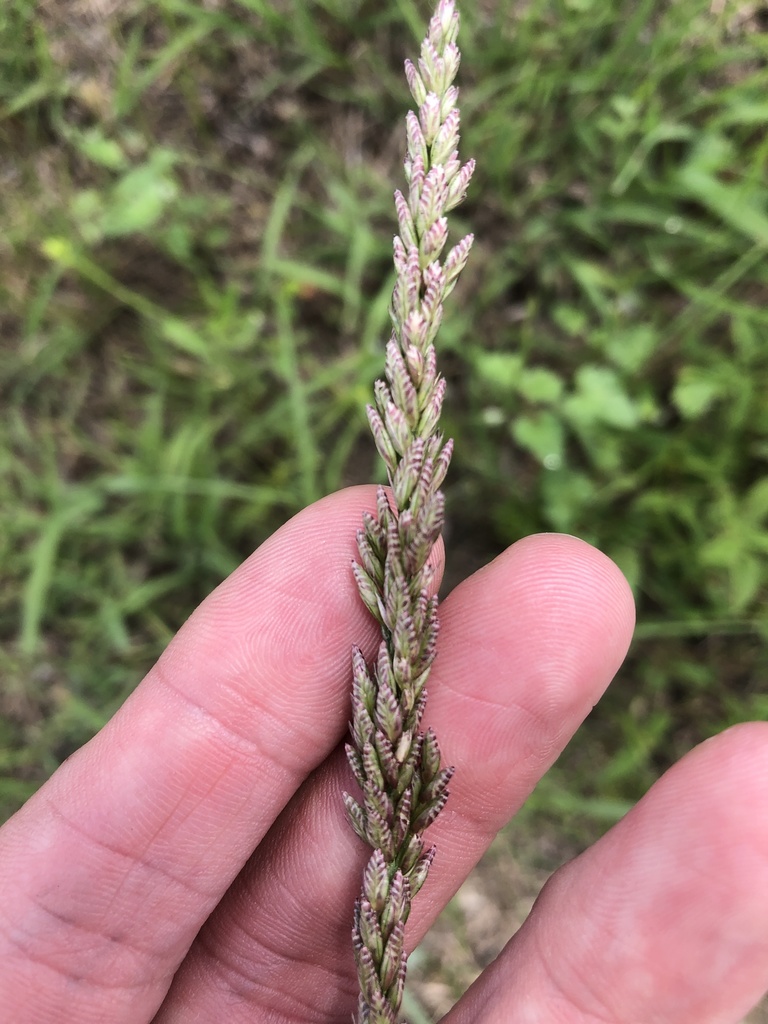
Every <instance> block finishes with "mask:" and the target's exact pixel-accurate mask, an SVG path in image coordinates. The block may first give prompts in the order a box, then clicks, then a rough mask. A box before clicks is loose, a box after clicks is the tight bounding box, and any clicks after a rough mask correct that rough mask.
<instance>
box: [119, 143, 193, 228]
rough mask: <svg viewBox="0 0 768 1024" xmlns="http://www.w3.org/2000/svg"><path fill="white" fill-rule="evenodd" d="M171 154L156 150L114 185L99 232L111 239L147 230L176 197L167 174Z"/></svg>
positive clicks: (171, 180) (172, 183) (174, 186)
mask: <svg viewBox="0 0 768 1024" xmlns="http://www.w3.org/2000/svg"><path fill="white" fill-rule="evenodd" d="M172 162H173V159H172V154H169V153H168V151H163V150H160V151H158V152H157V153H155V154H154V155H153V158H152V159H151V160H150V161H149V162H148V163H146V164H142V165H141V166H140V167H136V168H134V169H133V170H132V171H129V172H128V173H127V174H126V175H125V176H124V177H123V178H122V179H121V180H120V181H119V182H118V183H117V185H116V186H115V188H114V189H113V191H112V194H111V196H110V198H109V205H108V207H107V209H106V210H105V213H104V219H103V221H102V230H103V232H104V234H105V235H107V236H111V237H113V238H117V237H120V236H122V235H132V234H136V233H138V232H142V231H147V230H148V229H149V228H151V227H152V226H153V225H155V224H156V223H157V222H158V221H159V220H160V218H161V217H162V216H163V214H164V213H165V211H166V210H167V208H168V206H169V205H170V204H171V203H172V202H173V200H174V199H175V198H176V196H177V195H178V187H177V185H176V182H175V181H174V179H173V178H172V177H171V175H170V173H169V171H170V167H171V164H172Z"/></svg>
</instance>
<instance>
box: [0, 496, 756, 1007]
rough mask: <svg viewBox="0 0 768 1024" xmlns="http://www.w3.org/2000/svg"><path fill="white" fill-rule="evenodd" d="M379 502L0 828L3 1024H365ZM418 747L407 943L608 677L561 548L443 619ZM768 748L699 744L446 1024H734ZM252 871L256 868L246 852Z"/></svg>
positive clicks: (474, 588)
mask: <svg viewBox="0 0 768 1024" xmlns="http://www.w3.org/2000/svg"><path fill="white" fill-rule="evenodd" d="M373 504H374V498H373V492H372V491H371V489H369V488H356V489H353V490H349V491H345V492H342V493H340V494H336V495H334V496H332V497H330V498H327V499H325V500H323V501H321V502H319V503H317V504H316V505H314V506H312V507H311V508H309V509H307V510H305V511H304V512H303V513H301V514H300V515H299V516H297V517H296V518H294V519H293V520H291V522H289V523H288V524H287V525H286V526H284V527H283V528H282V529H281V530H280V531H278V533H277V534H275V536H274V537H272V538H271V540H269V541H268V542H267V543H266V544H264V545H263V546H262V547H261V548H260V549H259V550H258V551H257V552H256V553H255V554H254V555H253V556H252V557H251V558H250V559H249V560H248V561H247V562H246V563H245V564H244V565H243V566H241V567H240V569H238V570H237V572H235V573H234V574H233V575H232V576H231V577H230V578H229V579H228V580H226V581H225V582H224V583H223V584H222V585H221V586H220V587H219V588H218V589H217V590H216V591H215V592H214V593H213V594H212V595H211V596H210V597H209V598H208V599H207V600H206V601H205V602H204V603H203V605H202V606H201V607H200V608H199V609H198V610H197V611H196V612H195V614H194V615H193V616H192V617H191V619H190V620H189V621H188V622H187V623H186V625H185V626H184V627H183V628H182V630H181V631H180V632H179V634H178V636H177V637H176V638H175V640H174V641H173V642H172V643H171V645H170V647H169V648H168V650H167V651H166V652H165V654H164V655H163V657H162V658H161V659H160V661H159V662H158V664H157V665H156V666H155V667H154V668H153V669H152V671H150V673H149V675H148V676H147V678H146V679H145V680H144V682H143V683H142V684H141V685H140V686H139V687H138V689H137V690H136V691H135V693H134V694H133V695H132V696H131V697H130V698H129V700H128V701H127V702H126V704H125V705H124V707H123V708H122V709H121V710H120V711H119V712H118V714H117V715H115V717H114V718H113V719H112V721H111V722H110V723H109V724H108V725H107V726H106V727H105V728H104V729H103V730H102V731H101V732H100V733H99V735H98V736H96V737H95V738H94V739H93V740H92V741H91V742H90V743H88V744H87V745H86V746H85V747H83V748H82V749H81V750H80V751H78V752H77V753H76V754H74V755H73V756H72V757H71V758H69V760H68V761H67V762H66V763H65V764H64V765H62V767H61V768H60V769H59V771H58V772H57V773H56V774H55V775H54V776H53V778H52V779H51V780H50V781H49V782H48V783H47V784H46V785H45V786H43V788H42V789H41V790H40V791H39V792H38V793H37V794H36V795H35V796H34V797H33V798H32V799H31V800H30V801H29V802H28V803H27V805H26V806H25V807H24V808H22V810H21V811H20V812H19V813H18V814H17V815H16V816H15V817H13V818H12V819H11V820H10V821H9V822H8V823H7V824H6V826H5V827H4V828H3V829H2V831H0V952H1V955H0V1019H1V1020H2V1022H3V1024H43V1022H44V1024H59V1022H64V1021H66V1022H68V1024H91V1022H93V1024H95V1022H98V1024H122V1022H125V1024H144V1022H149V1021H155V1022H156V1024H171V1022H191V1021H195V1022H201V1024H202V1022H207V1021H211V1022H213V1021H217V1022H218V1021H224V1020H225V1021H227V1024H237V1022H246V1021H248V1022H254V1021H261V1022H269V1024H298V1022H302V1024H307V1022H310V1024H337V1022H342V1021H344V1022H347V1021H348V1020H349V1019H350V1016H351V1014H352V1011H353V1009H354V1005H355V1002H356V985H357V982H356V974H355V967H354V962H353V957H352V952H351V948H350V938H349V936H350V927H351V914H352V905H353V902H354V899H355V896H356V895H357V892H358V889H359V882H360V872H361V870H362V867H363V865H364V864H365V862H366V860H367V857H368V853H369V851H368V850H367V848H366V847H365V846H364V845H363V843H362V842H360V840H358V839H357V838H356V836H355V835H354V833H353V832H352V830H351V829H350V828H349V826H348V824H347V822H346V820H345V815H344V809H343V804H342V802H341V791H342V790H343V789H344V788H345V787H348V786H349V785H350V781H349V778H348V769H347V767H346V764H345V759H344V756H343V751H342V749H341V744H342V740H343V738H344V736H345V732H346V727H347V720H348V717H349V692H348V691H349V679H350V649H351V645H352V643H353V642H354V643H360V644H361V646H363V648H364V650H365V651H366V654H371V653H372V652H373V650H374V649H375V647H376V643H377V630H376V627H375V624H374V623H373V622H372V621H371V620H369V618H368V615H367V613H366V612H365V610H364V608H363V606H362V604H361V602H360V600H359V597H358V595H357V591H356V587H355V583H354V580H353V578H352V574H351V572H350V571H349V563H350V559H351V558H352V557H354V554H355V547H354V534H355V531H356V529H357V527H358V524H359V522H360V517H361V512H362V510H363V508H365V507H370V506H372V505H373ZM441 623H442V629H441V636H440V647H439V652H438V657H437V661H436V663H435V668H434V670H433V673H432V676H431V679H430V701H429V704H428V707H427V715H426V724H432V725H434V726H435V728H436V730H437V732H438V734H439V736H440V742H441V746H442V748H443V750H444V753H445V758H446V760H447V761H448V762H450V763H452V764H455V765H456V775H455V777H454V781H453V783H452V785H451V798H450V800H449V802H448V805H447V807H446V809H445V811H444V812H443V814H442V815H441V816H440V818H439V819H438V821H437V823H436V824H435V825H434V826H433V827H432V829H430V832H429V833H428V835H429V836H430V838H431V839H432V840H433V841H434V842H435V843H436V844H437V847H438V857H437V860H436V862H435V866H434V869H433V871H432V872H431V873H430V876H429V880H428V882H427V884H426V885H425V887H424V889H423V890H422V892H421V893H420V894H419V897H418V898H417V900H416V901H415V902H414V908H413V913H412V915H411V919H410V921H409V929H410V930H409V940H410V945H411V946H413V945H415V944H416V943H417V942H418V941H419V939H420V938H421V936H422V935H423V934H424V932H425V931H426V930H427V928H428V927H429V925H430V924H431V923H432V922H433V921H434V919H435V917H436V916H437V914H438V913H439V911H440V909H441V908H442V907H443V906H444V905H445V903H446V902H447V900H448V899H449V898H450V896H451V895H452V894H453V893H454V892H455V890H456V889H457V888H458V886H459V885H460V884H461V882H462V881H463V879H464V878H465V877H466V875H467V873H468V872H469V871H470V869H471V868H472V866H473V865H474V864H475V863H476V862H477V860H478V859H479V858H480V856H481V855H482V853H483V852H484V851H485V850H486V849H487V847H488V845H489V844H490V842H491V840H492V838H493V836H494V835H495V834H496V832H497V831H498V829H499V828H501V827H502V826H503V825H504V824H505V823H506V822H507V821H508V820H509V818H510V817H511V816H512V815H513V814H514V813H515V811H516V810H517V809H518V808H519V807H520V805H521V804H522V803H523V801H524V800H525V798H526V797H527V796H528V794H529V793H530V792H531V790H532V788H533V786H534V785H535V784H536V781H537V780H538V778H539V777H540V776H541V774H542V773H543V772H544V771H545V770H546V769H547V768H548V767H549V765H550V764H551V763H552V762H553V761H554V760H555V758H556V757H557V755H558V753H559V752H560V751H561V750H562V748H563V747H564V745H565V744H566V742H567V741H568V739H569V738H570V736H571V735H572V734H573V732H574V731H575V730H576V728H577V727H578V725H579V724H580V722H581V721H582V720H583V718H584V717H585V715H586V714H587V713H588V711H589V710H590V708H591V707H592V705H593V704H594V703H595V702H596V701H597V699H598V698H599V696H600V694H601V693H602V691H603V690H604V688H605V686H606V685H607V684H608V682H609V681H610V679H611V677H612V676H613V674H614V673H615V671H616V669H617V668H618V666H619V665H620V663H621V661H622V659H623V657H624V654H625V652H626V649H627V646H628V643H629V640H630V636H631V632H632V625H633V610H632V599H631V596H630V593H629V590H628V587H627V585H626V583H625V582H624V580H623V578H622V577H621V575H620V573H619V572H618V570H617V569H616V568H615V566H614V565H613V564H612V563H611V562H610V561H609V560H608V559H607V558H606V557H605V556H603V555H601V554H600V553H599V552H597V551H595V550H594V549H593V548H591V547H589V546H588V545H586V544H584V543H583V542H581V541H578V540H576V539H574V538H571V537H565V536H554V535H552V536H550V535H546V536H538V537H531V538H528V539H527V540H524V541H521V542H520V543H518V544H516V545H514V546H513V547H512V548H510V549H509V550H508V551H507V552H506V553H505V554H503V555H502V556H500V557H499V558H498V559H496V560H495V561H494V562H493V563H491V565H489V566H487V567H486V568H484V569H482V570H481V571H480V572H478V573H476V574H475V576H473V577H472V578H471V579H469V580H467V581H466V582H465V583H464V584H463V585H462V586H460V587H458V588H457V589H456V590H455V591H454V592H453V593H452V594H451V595H450V597H449V598H448V599H447V600H446V601H445V602H444V603H443V605H442V607H441ZM767 808H768V725H766V724H759V723H752V724H748V725H744V726H740V727H738V728H736V729H732V730H729V731H728V732H727V733H724V734H723V735H721V736H719V737H717V738H715V739H713V740H710V741H708V742H707V743H705V744H702V745H701V746H700V747H699V748H697V749H696V750H695V751H693V752H692V753H691V754H690V755H688V757H686V758H684V759H683V761H682V762H681V763H679V764H678V765H677V766H675V767H674V768H673V769H672V770H671V771H670V772H668V773H667V775H666V776H665V777H664V778H663V779H661V781H660V782H659V783H657V785H656V786H654V787H653V789H652V790H651V792H650V793H649V794H648V795H647V796H646V797H645V798H644V799H643V800H642V801H641V802H640V804H639V805H638V806H637V807H636V808H635V809H634V810H633V811H632V812H631V813H630V814H629V815H627V817H626V818H625V819H624V820H623V821H621V822H620V823H619V824H618V825H616V826H615V828H613V829H611V831H610V832H609V833H608V834H607V835H606V836H604V837H603V838H602V839H601V840H600V841H599V842H598V843H596V844H595V845H594V846H593V847H592V848H591V849H590V850H588V851H587V852H586V853H584V854H583V855H582V856H580V857H578V858H577V859H576V860H575V861H573V862H572V863H571V864H569V865H567V866H566V867H565V868H563V869H562V870H561V871H559V872H557V874H556V875H555V876H554V878H553V879H552V881H551V882H550V883H549V884H548V885H547V886H546V887H545V890H544V892H543V894H542V896H541V897H540V899H539V900H538V902H537V904H536V906H535V907H534V910H533V912H532V913H531V916H530V918H529V920H528V921H527V922H526V924H525V925H524V927H523V928H522V929H521V930H520V932H518V934H517V935H516V936H515V937H514V938H513V940H512V941H511V942H510V943H509V945H508V946H507V948H506V949H505V950H504V952H503V953H502V954H501V956H500V957H499V959H498V960H497V961H496V962H495V963H494V964H493V965H492V966H491V967H490V968H489V969H488V970H487V971H486V972H485V973H484V974H483V975H482V977H481V978H480V979H478V981H477V982H476V983H475V984H474V985H473V986H472V988H471V989H470V991H469V992H468V993H467V995H466V996H465V997H464V998H463V999H462V1000H461V1001H460V1002H459V1004H458V1005H457V1006H456V1007H455V1008H454V1010H453V1011H451V1013H450V1014H449V1015H448V1017H447V1018H445V1022H446V1024H470V1022H478V1024H528V1022H536V1024H541V1022H547V1024H550V1022H552V1024H560V1022H567V1024H596V1022H598V1021H600V1022H602V1024H605V1022H611V1024H630V1022H631V1024H667V1022H669V1024H688V1022H690V1024H736V1022H738V1021H739V1020H741V1018H742V1016H743V1015H744V1013H745V1012H746V1011H747V1010H748V1009H749V1007H750V1006H752V1005H753V1004H754V1003H755V1002H756V1001H757V1000H758V999H759V997H760V994H761V993H762V991H763V990H764V988H765V987H766V985H768V814H766V809H767ZM254 851H255V852H254Z"/></svg>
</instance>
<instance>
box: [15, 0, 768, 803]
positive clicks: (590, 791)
mask: <svg viewBox="0 0 768 1024" xmlns="http://www.w3.org/2000/svg"><path fill="white" fill-rule="evenodd" d="M464 7H465V10H464V30H463V52H464V66H463V70H462V76H461V84H462V112H463V115H464V152H465V153H466V154H472V155H475V156H476V157H477V160H478V173H477V178H476V180H475V182H474V183H473V186H472V190H471V195H470V198H469V200H468V202H467V204H466V205H465V206H463V207H462V208H461V210H460V211H459V216H458V217H457V218H456V224H455V229H456V232H457V234H458V232H459V231H461V230H462V229H472V230H474V231H475V233H476V235H477V248H476V251H475V253H474V257H473V260H472V262H471V265H470V267H469V268H468V271H467V275H466V279H465V280H464V281H463V283H462V285H461V286H460V288H459V289H458V290H457V292H456V293H455V297H454V299H453V300H452V305H451V309H450V312H449V315H448V316H447V317H446V323H445V328H444V332H443V342H442V345H443V347H442V352H443V366H444V368H445V372H446V374H447V376H448V378H449V383H450V393H449V401H448V409H447V413H446V419H447V427H448V429H449V430H450V432H451V434H452V435H453V436H454V437H455V438H456V439H457V455H456V459H455V464H454V465H455V469H454V472H453V474H452V477H451V480H450V483H449V487H448V503H449V520H450V521H449V534H448V544H449V559H450V557H451V552H452V553H453V559H454V566H456V567H457V568H455V569H454V570H453V576H452V579H454V580H455V579H456V578H457V576H458V575H459V573H460V572H461V571H464V570H467V569H471V568H473V567H474V566H476V565H478V564H479V563H480V562H481V561H482V560H483V559H484V558H485V557H487V556H488V555H490V554H493V553H495V552H497V551H498V550H500V549H501V548H502V547H503V546H504V545H506V544H508V543H510V542H512V541H514V540H515V539H516V538H518V537H519V536H520V535H522V534H524V533H528V532H530V531H533V530H542V529H544V530H547V529H557V530H566V531H569V532H572V533H578V534H580V535H581V536H584V537H585V538H587V539H588V540H590V541H592V542H593V543H595V544H597V545H598V546H600V547H601V548H602V549H603V550H605V551H607V553H608V554H610V555H611V556H612V557H614V558H615V559H616V560H617V561H618V562H619V564H620V565H621V566H622V568H623V569H624V571H625V572H626V573H627V575H628V577H629V579H630V581H631V583H632V585H633V587H634V590H635V594H636V596H637V601H638V606H639V622H640V625H639V629H638V639H637V642H636V645H635V648H634V650H633V654H632V656H631V658H630V661H629V663H628V665H627V667H626V668H625V669H624V670H623V672H622V675H621V677H620V679H619V680H618V681H617V683H616V685H615V686H614V688H613V689H612V692H611V694H609V696H608V697H607V698H606V701H605V703H604V705H603V706H602V709H598V710H597V711H596V712H595V714H594V715H593V717H592V719H591V720H590V722H589V723H588V726H587V729H586V730H585V733H584V736H583V739H582V740H581V741H580V742H579V743H578V744H576V745H574V747H573V750H572V751H571V752H569V753H568V754H567V755H566V758H565V760H564V762H563V767H561V768H560V769H559V770H558V769H555V771H554V773H553V774H552V775H551V776H550V777H549V778H548V780H546V782H545V784H544V786H543V787H542V789H541V792H540V793H539V795H538V796H537V797H536V800H537V801H538V803H537V806H539V807H542V808H545V809H547V808H549V809H550V810H552V811H553V812H556V813H558V814H559V815H562V816H563V817H564V819H566V820H569V819H573V820H574V821H577V820H579V819H580V818H582V819H587V820H590V821H593V822H599V823H608V822H610V821H611V820H615V818H616V817H617V816H618V815H620V814H621V812H622V810H623V808H625V807H626V806H627V803H628V801H631V800H633V799H635V798H636V797H637V796H638V795H639V794H640V793H641V792H642V791H643V790H644V789H645V788H646V787H647V785H648V784H649V783H650V782H651V781H652V780H653V779H654V778H655V777H656V776H657V775H658V774H659V772H660V771H661V770H663V768H664V767H665V766H666V765H667V764H668V763H669V762H670V761H671V760H672V759H674V758H675V757H676V756H678V755H679V754H680V753H681V752H682V751H683V750H684V749H686V748H687V747H688V746H689V745H690V744H691V743H694V742H696V741H698V740H699V739H701V738H703V737H704V736H706V735H709V734H711V733H712V732H714V731H716V730H718V729H720V728H722V727H723V726H725V725H727V724H729V723H731V722H734V721H738V720H741V719H745V718H753V717H766V715H767V714H768V697H766V691H765V679H766V676H767V675H768V673H766V668H767V667H768V666H767V664H766V662H767V660H768V659H766V654H765V650H766V645H765V640H766V636H768V612H767V611H766V597H768V586H767V580H768V572H767V570H768V474H766V465H767V462H768V403H767V402H766V397H765V396H766V394H767V393H768V348H767V347H766V345H765V342H764V338H765V333H766V328H767V327H768V304H767V303H766V299H768V264H767V263H766V259H765V257H766V249H767V248H768V203H767V192H766V184H765V182H766V169H767V168H766V163H767V161H768V137H767V136H766V132H765V126H766V122H768V101H766V99H765V97H766V95H767V90H766V86H767V85H768V70H767V66H766V57H767V56H768V36H766V32H765V28H766V25H765V22H764V20H761V19H762V17H763V16H762V15H761V14H760V12H756V11H755V9H754V8H753V7H752V6H748V5H746V4H741V3H732V2H728V0H725V2H721V3H709V2H701V0H678V2H675V3H671V2H661V0H651V2H649V0H631V2H630V0H623V2H617V3H615V4H603V3H599V2H596V0H546V2H545V0H530V2H528V3H519V2H511V0H484V2H478V3H477V4H465V5H464ZM427 14H428V10H427V6H426V5H425V4H422V3H416V2H414V0H391V2H389V3H384V4H382V3H380V2H377V3H374V2H372V0H317V2H314V3H309V2H308V0H279V2H277V3H267V2H263V0H205V2H202V3H201V2H199V0H195V2H191V0H153V2H148V0H130V2H123V3H117V2H114V0H80V2H78V3H74V4H68V5H66V11H65V10H64V7H63V6H62V5H59V4H56V3H55V2H54V0H48V2H33V0H6V3H5V4H4V6H3V9H2V11H1V12H0V143H1V145H0V180H1V181H2V188H1V189H0V221H1V222H2V224H3V232H2V237H1V238H0V346H1V348H0V355H1V362H0V389H1V393H2V402H3V412H4V414H3V416H2V421H1V422H0V432H1V435H0V460H2V464H1V470H2V471H1V472H0V565H1V566H2V587H1V588H0V636H1V637H2V655H1V656H0V657H1V658H2V665H1V666H0V670H1V671H2V687H1V688H0V814H7V813H10V812H11V811H12V810H13V809H14V808H15V807H16V806H17V805H18V804H19V802H21V801H22V800H23V799H24V798H25V797H26V796H27V795H28V794H29V793H31V792H32V791H33V789H34V788H35V787H36V786H37V785H38V784H39V783H40V781H41V780H42V779H43V778H45V777H46V775H47V774H48V773H49V772H50V771H52V770H53V769H54V768H55V767H56V765H57V764H58V763H59V762H60V761H61V760H62V759H63V758H64V757H66V756H67V755H68V754H69V753H70V752H71V751H72V750H73V749H75V748H76V747H77V746H78V745H79V744H80V743H82V742H83V741H84V740H85V739H87V738H88V737H89V736H90V735H91V734H92V733H93V731H94V730H95V729H97V728H98V727H99V725H100V724H101V723H102V722H103V721H104V720H105V718H106V717H107V716H108V715H109V714H110V713H111V712H112V711H113V710H114V709H115V707H117V706H118V705H119V703H120V702H121V701H122V700H123V699H124V698H125V696H126V695H127V693H128V692H129V691H130V689H131V688H132V687H133V686H134V685H135V684H136V682H137V681H138V679H139V678H140V676H141V674H142V672H143V671H144V670H145V669H146V668H147V667H148V666H149V665H150V664H151V662H152V661H153V659H154V658H155V657H156V656H157V654H158V653H159V651H160V650H161V649H162V647H163V645H164V644H165V643H166V642H167V641H168V639H169V638H170V637H171V636H172V634H173V633H174V631H175V630H176V629H177V628H178V626H179V625H180V624H181V623H182V621H183V620H184V618H185V617H186V616H187V615H188V614H189V612H190V611H191V610H192V608H193V607H194V606H195V604H196V603H197V602H199V600H200V599H201V598H202V597H203V596H204V595H205V594H206V593H207V592H208V591H209V590H210V589H212V587H214V586H215V585H216V584H217V583H218V582H219V581H220V580H221V579H222V577H223V576H225V575H226V574H227V573H229V572H230V571H231V570H232V569H233V568H234V567H235V566H236V565H237V564H238V562H239V561H240V560H241V559H242V558H243V557H245V556H246V555H247V554H248V553H249V552H250V551H251V550H252V549H253V547H254V546H256V545H257V544H258V543H259V542H260V541H261V540H263V539H264V538H265V537H266V536H267V535H268V534H269V533H270V532H271V531H272V530H273V529H275V528H276V527H277V526H278V525H279V524H280V523H281V522H282V521H284V520H285V518H287V517H288V516H289V515H290V514H292V513H293V512H294V511H295V510H296V509H298V508H299V507H301V506H302V505H303V504H305V503H306V502H309V501H312V500H314V499H315V498H317V497H319V496H320V495H321V494H323V493H326V492H328V491H330V490H333V489H335V488H338V487H340V486H343V485H345V484H348V483H352V482H360V481H363V480H368V479H373V478H376V477H377V476H379V475H380V469H379V468H378V467H377V465H376V461H375V458H374V453H373V452H372V445H371V444H370V443H369V441H368V439H367V428H366V424H365V418H364V412H363V409H364V405H365V402H366V401H367V400H368V396H369V394H370V388H371V383H372V380H373V378H374V377H375V376H376V375H377V373H378V372H379V367H380V365H381V353H382V346H383V341H384V339H385V336H386V329H387V322H388V316H387V305H388V300H389V294H390V289H391V272H390V262H391V260H390V247H391V236H392V233H393V229H394V218H393V213H392V203H391V192H392V188H393V187H394V186H396V185H399V184H400V183H401V175H402V172H401V159H402V152H403V141H404V140H403V131H402V119H403V114H404V111H405V110H406V109H407V103H408V98H407V92H406V87H405V84H404V81H403V76H402V73H401V68H402V58H403V56H404V55H405V54H407V53H412V52H413V48H414V45H415V43H414V40H415V37H416V36H417V35H418V34H420V33H421V31H422V28H423V25H424V23H425V19H426V16H427Z"/></svg>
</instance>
